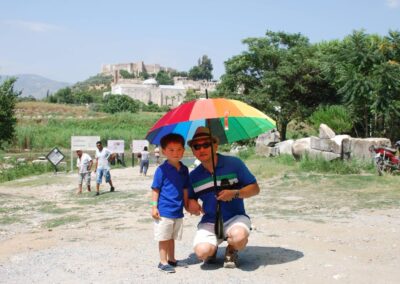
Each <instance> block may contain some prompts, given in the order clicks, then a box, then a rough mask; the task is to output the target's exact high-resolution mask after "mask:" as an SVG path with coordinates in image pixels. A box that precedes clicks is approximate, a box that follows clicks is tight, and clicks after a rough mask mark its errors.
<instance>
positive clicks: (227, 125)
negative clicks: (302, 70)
mask: <svg viewBox="0 0 400 284" xmlns="http://www.w3.org/2000/svg"><path fill="white" fill-rule="evenodd" d="M199 126H208V127H210V130H211V132H212V135H213V136H217V137H218V138H219V143H220V144H225V143H231V142H235V141H239V140H243V139H249V138H253V137H256V136H258V135H260V134H261V133H264V132H267V131H269V130H271V129H273V128H276V124H275V121H274V120H273V119H271V118H270V117H268V116H267V115H265V114H264V113H262V112H261V111H259V110H257V109H256V108H254V107H252V106H249V105H248V104H245V103H243V102H241V101H237V100H230V99H223V98H216V99H199V100H195V101H190V102H188V103H185V104H182V105H180V106H178V107H176V108H174V109H172V110H170V111H169V112H168V113H166V114H165V115H164V116H163V117H161V118H160V119H159V120H158V121H157V122H156V123H155V124H154V126H153V127H152V128H151V129H150V130H149V132H148V133H147V135H146V139H147V140H148V141H149V142H150V143H152V144H157V145H159V144H160V139H161V138H162V137H163V136H164V135H166V134H169V133H177V134H180V135H182V136H183V137H184V138H185V140H186V141H187V140H188V139H190V138H191V137H192V136H193V134H194V132H195V131H196V129H197V127H199Z"/></svg>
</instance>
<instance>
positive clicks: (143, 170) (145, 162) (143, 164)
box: [140, 146, 150, 176]
mask: <svg viewBox="0 0 400 284" xmlns="http://www.w3.org/2000/svg"><path fill="white" fill-rule="evenodd" d="M140 156H141V158H140V175H144V176H146V175H147V170H148V169H149V161H150V160H149V158H150V153H149V151H148V148H147V146H144V148H143V151H142V152H140Z"/></svg>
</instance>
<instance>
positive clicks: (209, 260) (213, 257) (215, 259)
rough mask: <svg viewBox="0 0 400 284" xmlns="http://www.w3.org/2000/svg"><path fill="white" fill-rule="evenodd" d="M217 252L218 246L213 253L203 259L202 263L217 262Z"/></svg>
mask: <svg viewBox="0 0 400 284" xmlns="http://www.w3.org/2000/svg"><path fill="white" fill-rule="evenodd" d="M217 252H218V247H217V249H216V250H215V253H214V254H213V255H212V256H210V257H208V258H207V259H206V260H205V261H204V263H206V264H214V263H217Z"/></svg>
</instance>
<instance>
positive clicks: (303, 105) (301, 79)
mask: <svg viewBox="0 0 400 284" xmlns="http://www.w3.org/2000/svg"><path fill="white" fill-rule="evenodd" d="M243 43H245V44H247V45H248V51H245V52H243V53H242V54H240V55H237V56H234V57H232V58H231V59H229V60H227V61H226V62H225V69H226V74H225V75H224V76H222V78H221V84H220V85H219V87H218V91H219V92H220V93H221V94H223V95H226V96H233V97H238V98H240V99H241V100H245V101H246V102H248V103H249V104H251V105H253V106H255V107H257V108H258V109H260V110H262V111H264V112H265V113H267V114H269V115H271V116H272V117H274V118H275V119H276V121H277V127H278V130H279V131H280V133H281V138H282V140H285V139H286V130H287V125H288V124H289V122H290V121H291V120H293V119H297V118H298V119H303V118H304V117H306V116H308V115H310V114H311V113H312V111H314V110H315V109H316V108H317V106H318V105H319V104H320V103H321V102H323V101H324V100H335V97H334V96H332V92H331V90H330V88H329V86H328V84H327V82H326V81H325V80H323V78H322V77H321V74H320V73H321V71H320V69H319V62H318V59H317V57H316V56H315V52H316V48H315V47H314V46H313V45H311V44H310V43H309V41H308V38H306V37H304V36H302V35H301V34H287V33H283V32H271V31H268V32H267V33H266V36H265V37H262V38H247V39H245V40H244V41H243Z"/></svg>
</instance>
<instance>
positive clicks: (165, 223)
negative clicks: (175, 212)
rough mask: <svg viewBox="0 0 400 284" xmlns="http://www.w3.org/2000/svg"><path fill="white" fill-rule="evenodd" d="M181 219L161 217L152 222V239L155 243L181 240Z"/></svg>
mask: <svg viewBox="0 0 400 284" xmlns="http://www.w3.org/2000/svg"><path fill="white" fill-rule="evenodd" d="M182 232H183V218H174V219H171V218H166V217H161V218H160V219H158V220H155V221H154V239H155V240H156V241H168V240H181V239H182Z"/></svg>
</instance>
